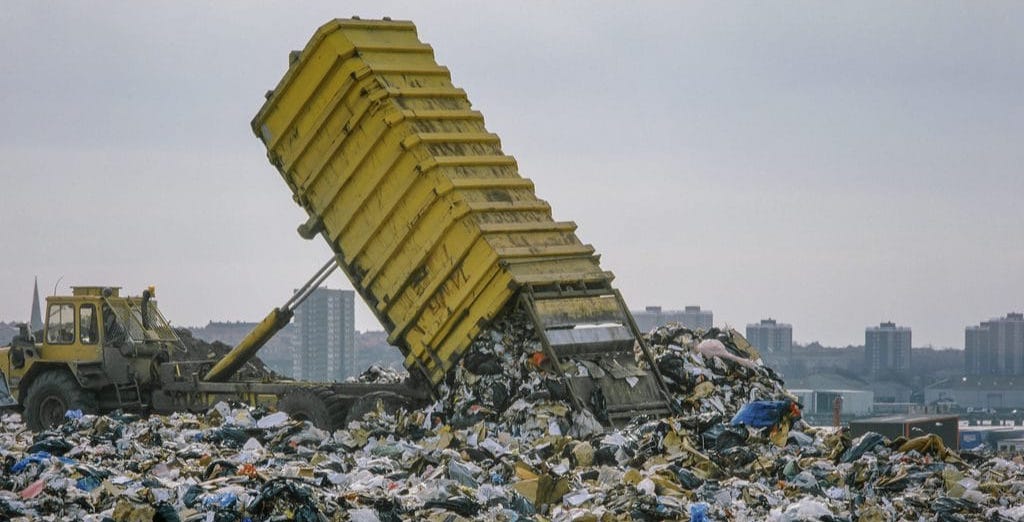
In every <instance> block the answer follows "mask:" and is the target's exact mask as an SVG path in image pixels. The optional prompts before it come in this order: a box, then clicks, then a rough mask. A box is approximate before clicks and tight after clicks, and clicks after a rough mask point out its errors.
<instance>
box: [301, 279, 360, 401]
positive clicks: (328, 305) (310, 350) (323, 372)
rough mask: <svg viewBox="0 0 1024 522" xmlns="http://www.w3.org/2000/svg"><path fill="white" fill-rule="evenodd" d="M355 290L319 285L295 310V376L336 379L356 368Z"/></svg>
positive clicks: (349, 374)
mask: <svg viewBox="0 0 1024 522" xmlns="http://www.w3.org/2000/svg"><path fill="white" fill-rule="evenodd" d="M354 306H355V292H353V291H351V290H331V289H328V288H317V289H316V290H314V291H313V293H311V294H310V295H309V297H308V298H307V299H306V300H305V301H304V302H303V303H302V304H301V305H299V307H298V308H297V309H296V310H295V338H294V343H293V352H292V353H293V357H294V358H293V364H292V377H294V378H296V379H302V380H308V381H318V382H334V381H341V380H344V379H345V378H346V377H350V376H353V375H358V373H359V369H357V368H355V312H354Z"/></svg>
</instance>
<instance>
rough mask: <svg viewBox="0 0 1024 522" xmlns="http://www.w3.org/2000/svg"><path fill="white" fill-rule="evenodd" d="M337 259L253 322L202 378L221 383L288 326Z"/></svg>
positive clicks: (333, 268) (331, 260)
mask: <svg viewBox="0 0 1024 522" xmlns="http://www.w3.org/2000/svg"><path fill="white" fill-rule="evenodd" d="M339 263H340V260H339V259H338V257H337V256H334V257H331V259H330V260H329V261H327V263H325V264H324V266H322V267H320V269H319V270H317V271H316V273H315V274H313V277H311V278H309V280H308V281H306V283H305V284H304V285H302V287H301V288H299V290H298V291H296V292H295V293H294V294H293V295H292V297H291V298H290V299H288V300H287V301H285V303H284V304H283V305H281V306H280V307H279V308H274V309H273V310H271V311H270V313H269V314H267V316H266V317H265V318H264V319H263V321H261V322H260V324H258V325H256V327H255V328H253V329H252V331H251V332H249V335H246V336H245V338H244V339H242V342H240V343H238V345H236V346H235V347H234V348H232V349H231V351H230V352H228V353H226V354H225V355H224V357H222V358H221V359H220V361H218V362H217V364H215V365H214V366H213V368H211V369H210V371H209V372H207V373H206V375H205V376H203V380H204V381H209V382H223V381H226V380H228V379H230V378H231V376H232V375H234V374H235V372H237V371H238V369H239V368H241V367H242V366H244V365H245V363H246V362H248V361H249V359H252V357H253V356H254V355H256V352H258V351H259V349H260V348H262V347H263V345H265V344H266V343H267V341H269V340H270V339H271V338H273V337H274V335H276V334H277V332H279V331H281V329H282V328H284V327H285V326H287V325H288V323H289V322H290V321H291V319H292V316H293V315H294V313H295V308H297V307H298V306H299V305H301V304H302V302H303V301H305V300H306V298H308V297H309V296H310V295H312V294H313V291H315V290H316V289H317V288H319V287H320V285H321V284H323V282H324V281H326V280H327V277H328V276H330V275H331V274H332V273H333V272H334V271H335V270H336V269H337V268H338V264H339Z"/></svg>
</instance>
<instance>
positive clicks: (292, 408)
mask: <svg viewBox="0 0 1024 522" xmlns="http://www.w3.org/2000/svg"><path fill="white" fill-rule="evenodd" d="M350 404H351V400H349V399H345V398H344V397H340V396H338V395H336V394H335V393H334V392H332V391H331V390H329V389H327V388H297V389H295V390H292V391H290V392H288V393H286V394H285V396H284V397H281V400H280V401H278V403H277V409H279V410H281V411H283V412H285V413H287V414H288V415H290V416H292V417H293V418H295V419H299V420H306V421H309V422H312V423H313V424H315V425H316V427H318V428H320V429H324V430H327V431H334V430H336V429H338V428H344V427H345V415H346V414H347V413H348V408H349V405H350Z"/></svg>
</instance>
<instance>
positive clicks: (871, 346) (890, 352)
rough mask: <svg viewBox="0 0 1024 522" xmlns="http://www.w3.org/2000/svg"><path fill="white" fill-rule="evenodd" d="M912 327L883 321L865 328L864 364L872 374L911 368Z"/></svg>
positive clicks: (902, 370)
mask: <svg viewBox="0 0 1024 522" xmlns="http://www.w3.org/2000/svg"><path fill="white" fill-rule="evenodd" d="M910 337H911V335H910V328H907V327H906V326H896V323H893V322H887V323H881V324H879V325H878V326H870V327H868V328H866V329H865V330H864V365H865V368H866V370H867V372H868V373H869V374H871V375H878V374H880V373H887V372H906V371H907V370H909V369H910V342H911V340H910Z"/></svg>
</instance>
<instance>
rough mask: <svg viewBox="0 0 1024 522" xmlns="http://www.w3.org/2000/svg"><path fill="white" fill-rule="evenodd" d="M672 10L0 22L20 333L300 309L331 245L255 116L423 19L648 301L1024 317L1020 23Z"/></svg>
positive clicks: (223, 12)
mask: <svg viewBox="0 0 1024 522" xmlns="http://www.w3.org/2000/svg"><path fill="white" fill-rule="evenodd" d="M140 4H145V6H146V7H145V8H144V7H141V5H140ZM427 4H429V6H428V5H427ZM668 4H669V3H667V2H666V3H665V4H657V3H651V4H643V3H634V2H610V3H604V4H592V3H567V2H558V3H556V2H536V3H525V4H524V3H515V4H511V3H510V4H509V5H508V6H492V5H490V4H489V3H483V2H464V3H436V2H429V3H428V2H410V3H386V2H380V1H375V2H336V1H332V2H322V3H312V2H302V3H296V2H217V3H210V4H207V3H201V4H200V3H186V2H165V3H162V4H151V3H149V2H146V3H139V2H125V3H114V2H104V3H92V2H67V3H50V2H38V1H32V2H10V1H8V2H4V5H3V8H2V9H0V49H3V51H2V52H0V157H2V161H0V169H2V172H3V178H2V180H3V182H2V186H0V229H2V231H3V236H2V239H3V254H2V261H0V267H2V270H0V296H3V298H2V299H0V319H2V320H15V319H18V320H25V319H27V318H28V313H29V299H30V296H31V290H32V278H33V277H34V276H38V277H39V282H40V290H41V291H42V292H43V293H45V294H49V293H51V292H52V291H53V288H54V285H55V284H56V283H57V281H58V279H59V278H61V277H63V279H62V281H61V283H60V285H59V286H58V288H57V290H58V292H66V291H67V290H68V286H69V285H72V284H74V285H85V284H102V285H121V286H124V287H126V288H127V289H129V290H130V291H131V292H132V293H138V292H140V291H141V289H142V288H144V287H145V286H147V285H150V284H155V285H157V294H158V298H159V300H160V304H161V308H162V309H163V312H164V314H165V315H166V316H168V318H169V319H170V320H171V321H172V322H173V323H176V324H179V325H201V324H205V323H206V322H207V321H208V320H210V319H213V320H249V321H255V320H259V319H261V318H262V317H263V316H264V315H265V314H266V312H267V311H269V310H270V309H271V308H272V307H274V306H278V305H280V304H281V303H282V302H283V301H285V300H286V299H287V297H288V296H289V294H290V292H291V289H293V288H295V287H297V286H298V285H300V284H301V283H302V282H304V281H305V280H306V279H307V277H309V275H311V274H312V272H313V271H314V270H316V268H318V267H319V266H320V265H321V264H322V263H323V262H324V261H325V260H326V259H327V258H328V257H329V250H328V248H327V246H326V244H325V243H324V242H323V241H322V240H321V239H319V238H317V239H316V240H315V241H305V240H303V239H301V238H300V237H299V236H298V235H297V234H296V232H295V227H296V226H297V225H298V224H299V223H300V222H302V221H304V220H305V214H304V212H303V211H302V210H301V209H300V208H299V207H298V206H296V205H295V204H294V203H293V202H292V199H291V194H290V192H289V191H288V190H287V188H286V186H285V185H284V183H283V182H282V181H281V179H280V177H279V175H278V174H277V172H276V170H275V169H274V168H273V167H272V166H271V165H270V164H269V163H268V162H267V160H266V156H265V154H266V152H265V149H264V148H263V146H262V144H261V143H260V142H259V141H257V140H256V138H255V137H253V135H252V133H251V131H250V129H249V121H250V120H251V118H252V117H253V115H254V114H255V113H256V111H257V110H258V109H259V107H260V105H261V104H262V102H263V95H264V92H266V91H267V90H268V89H270V88H272V87H273V86H274V85H275V84H276V83H277V81H278V79H279V78H280V77H281V75H282V74H283V73H284V71H285V69H286V67H287V63H288V62H287V59H288V52H289V51H291V50H293V49H301V48H302V47H303V46H304V45H305V43H306V42H307V40H308V39H309V37H310V36H311V35H312V34H313V32H314V31H315V29H316V28H317V27H318V26H319V25H321V24H322V23H323V22H325V21H327V20H328V19H330V18H336V17H345V18H347V17H349V16H351V15H360V16H362V17H364V18H379V17H381V16H391V17H393V18H396V19H409V20H413V21H414V22H416V24H417V27H418V30H419V34H420V37H421V39H423V40H424V41H425V42H427V43H430V44H431V45H432V46H433V47H434V49H435V53H436V57H437V60H438V62H439V63H441V64H443V65H446V66H448V67H449V68H450V70H451V71H452V76H453V79H454V82H455V83H456V85H458V86H460V87H463V88H464V89H465V90H466V91H467V92H468V93H469V96H470V99H471V101H472V102H473V104H474V107H475V108H477V109H479V110H481V111H482V112H483V113H484V116H485V118H486V121H487V126H488V128H489V130H491V131H492V132H496V133H498V134H499V135H500V136H501V137H502V144H503V148H504V150H505V152H506V153H508V154H511V155H513V156H515V157H516V159H517V160H518V161H519V166H520V173H521V174H522V175H523V176H526V177H529V178H532V179H533V180H534V181H535V183H536V186H537V192H538V194H539V195H540V196H541V197H543V198H544V199H547V200H548V201H550V202H551V205H552V207H553V209H554V217H555V218H556V219H560V220H562V219H565V220H574V221H576V222H577V223H578V224H579V226H580V228H579V231H578V234H579V235H580V237H581V238H582V239H583V240H584V241H585V242H588V243H592V244H593V245H594V246H595V247H596V248H597V250H598V251H599V252H600V253H601V254H602V264H603V266H604V267H605V268H606V269H609V270H611V271H613V272H614V273H615V274H616V276H617V282H618V286H619V288H620V289H621V290H622V292H623V294H624V296H625V297H626V299H627V301H628V302H629V303H630V305H631V306H632V307H634V308H641V307H643V306H644V305H650V304H660V305H662V306H664V307H666V308H681V307H683V306H684V305H688V304H699V305H701V306H703V307H705V308H708V309H711V310H713V311H714V313H715V322H716V323H728V324H731V325H733V326H737V327H740V328H741V329H742V326H743V325H745V324H746V323H748V322H755V321H757V320H758V319H761V318H764V317H768V316H771V317H774V318H777V319H778V320H780V321H785V322H789V323H792V324H793V335H794V338H795V339H796V340H798V341H804V342H807V341H812V340H819V341H821V342H823V343H825V344H834V345H845V344H848V343H852V344H860V343H863V341H864V327H865V326H867V325H869V324H876V323H878V322H879V321H882V320H894V321H896V322H897V323H899V324H903V325H907V326H910V327H912V328H913V335H914V345H915V346H920V345H927V344H934V345H936V346H954V347H958V348H960V347H963V335H964V334H963V329H964V326H966V325H968V324H973V323H977V322H978V321H981V320H984V319H988V318H990V317H993V316H1001V315H1004V314H1005V313H1006V312H1008V311H1014V310H1022V309H1024V269H1022V267H1024V210H1022V208H1021V205H1022V199H1024V177H1022V175H1021V174H1022V172H1021V169H1022V167H1021V166H1022V165H1024V30H1022V28H1024V4H1019V3H1018V4H1013V3H995V2H986V3H970V2H965V3H941V2H928V3H925V2H919V3H891V2H884V3H878V4H869V3H864V2H849V3H846V4H843V5H840V4H839V3H835V2H812V3H807V4H798V3H763V2H750V3H728V4H722V3H719V2H715V3H708V4H703V3H685V4H683V5H674V4H676V3H675V2H673V3H671V4H673V5H671V6H670V5H668ZM154 5H155V6H154ZM330 285H331V286H332V287H341V288H351V285H350V284H349V282H348V281H347V280H346V279H344V277H342V276H340V275H339V276H336V277H335V278H332V280H331V281H330ZM357 327H358V328H359V329H377V328H379V325H376V324H375V320H374V319H373V318H372V316H371V314H370V313H369V312H368V311H367V310H366V309H365V308H364V307H362V305H361V304H360V306H359V307H358V310H357Z"/></svg>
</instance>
